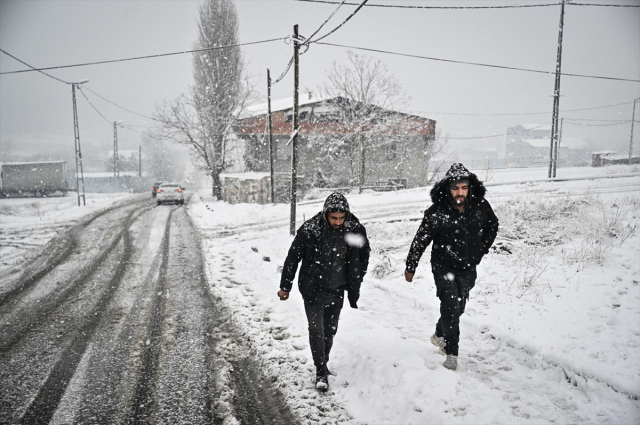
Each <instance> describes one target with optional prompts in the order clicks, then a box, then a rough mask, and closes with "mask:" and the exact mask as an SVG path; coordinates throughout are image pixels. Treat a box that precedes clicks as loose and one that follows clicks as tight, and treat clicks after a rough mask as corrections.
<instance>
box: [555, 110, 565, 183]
mask: <svg viewBox="0 0 640 425" xmlns="http://www.w3.org/2000/svg"><path fill="white" fill-rule="evenodd" d="M563 123H564V118H560V135H559V136H558V140H556V144H555V146H554V148H553V150H554V153H553V177H554V178H555V177H556V172H557V170H558V163H559V162H560V143H561V142H562V124H563Z"/></svg>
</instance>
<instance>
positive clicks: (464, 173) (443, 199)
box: [431, 163, 487, 207]
mask: <svg viewBox="0 0 640 425" xmlns="http://www.w3.org/2000/svg"><path fill="white" fill-rule="evenodd" d="M461 179H467V180H469V203H468V205H469V206H470V207H471V206H472V205H477V204H478V203H479V202H480V201H481V200H482V199H484V195H485V194H486V193H487V189H486V188H485V187H484V185H483V184H482V182H481V181H480V180H479V179H478V176H476V175H475V174H473V173H472V172H470V171H469V170H467V169H466V168H465V166H464V165H462V164H460V163H455V164H453V165H451V168H449V171H447V174H445V176H444V178H443V179H442V180H440V181H439V182H438V183H436V184H435V185H434V186H433V188H432V189H431V202H433V203H434V204H444V205H452V202H453V199H452V197H451V191H450V189H449V186H450V185H451V183H452V182H454V181H457V180H461Z"/></svg>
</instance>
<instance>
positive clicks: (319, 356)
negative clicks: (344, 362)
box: [304, 288, 344, 371]
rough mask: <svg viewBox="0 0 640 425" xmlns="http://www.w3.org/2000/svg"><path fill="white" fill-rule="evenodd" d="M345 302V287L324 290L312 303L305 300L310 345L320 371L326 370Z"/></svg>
mask: <svg viewBox="0 0 640 425" xmlns="http://www.w3.org/2000/svg"><path fill="white" fill-rule="evenodd" d="M343 304H344V289H342V288H339V289H335V290H322V291H321V294H320V296H319V297H318V300H317V301H316V302H315V303H313V304H310V303H308V302H306V301H305V303H304V310H305V312H306V313H307V322H308V323H309V346H310V347H311V355H312V356H313V364H314V365H315V366H316V369H317V370H318V371H325V370H326V367H327V362H328V361H329V353H330V352H331V347H332V346H333V337H334V336H335V334H336V332H337V331H338V319H339V318H340V311H341V310H342V306H343Z"/></svg>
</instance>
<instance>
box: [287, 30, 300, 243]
mask: <svg viewBox="0 0 640 425" xmlns="http://www.w3.org/2000/svg"><path fill="white" fill-rule="evenodd" d="M299 52H300V44H299V43H298V25H294V26H293V141H292V142H293V152H292V153H291V219H290V228H289V231H290V233H291V235H295V234H296V188H297V186H298V125H299V122H298V103H299V100H300V99H299V97H298V94H299V89H298V80H299V78H300V74H299V69H300V57H299Z"/></svg>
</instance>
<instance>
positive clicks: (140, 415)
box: [128, 210, 174, 423]
mask: <svg viewBox="0 0 640 425" xmlns="http://www.w3.org/2000/svg"><path fill="white" fill-rule="evenodd" d="M173 212H174V210H172V211H171V212H170V213H169V216H168V217H167V221H166V223H165V229H164V236H163V238H162V244H161V246H162V256H161V258H162V259H161V261H160V272H159V276H158V281H157V282H156V284H155V285H154V288H153V294H152V299H151V310H152V316H151V322H150V325H149V329H148V330H147V336H146V340H145V345H146V347H145V350H144V354H143V355H142V369H141V371H140V373H139V378H138V383H137V385H136V390H135V395H134V399H133V400H134V406H133V409H132V413H131V416H130V418H129V421H128V422H132V423H144V422H146V421H147V419H148V418H149V417H150V416H151V413H152V407H153V400H154V394H153V393H154V380H155V378H156V373H157V369H158V359H159V357H160V348H161V343H162V327H163V322H164V316H165V305H166V302H165V300H166V295H164V296H163V294H166V283H167V267H168V264H169V237H170V230H171V216H172V215H173Z"/></svg>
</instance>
